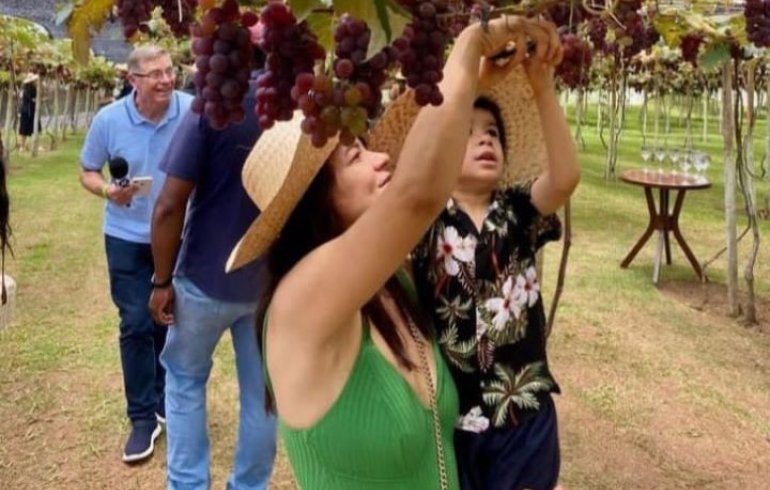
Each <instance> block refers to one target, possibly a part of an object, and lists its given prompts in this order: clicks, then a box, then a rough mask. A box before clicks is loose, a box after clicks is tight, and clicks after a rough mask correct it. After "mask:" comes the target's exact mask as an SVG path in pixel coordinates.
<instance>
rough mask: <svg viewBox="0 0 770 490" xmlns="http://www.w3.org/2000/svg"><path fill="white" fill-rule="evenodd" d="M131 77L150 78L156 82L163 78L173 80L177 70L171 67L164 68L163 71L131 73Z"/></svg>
mask: <svg viewBox="0 0 770 490" xmlns="http://www.w3.org/2000/svg"><path fill="white" fill-rule="evenodd" d="M131 74H132V75H134V76H135V77H139V78H150V79H152V80H154V81H156V82H159V81H161V80H163V77H164V76H166V77H168V78H174V77H176V74H177V69H176V68H174V67H173V66H170V67H168V68H166V69H165V70H152V71H151V72H149V73H136V72H132V73H131Z"/></svg>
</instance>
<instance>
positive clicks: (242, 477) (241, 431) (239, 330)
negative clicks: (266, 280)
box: [150, 80, 276, 490]
mask: <svg viewBox="0 0 770 490" xmlns="http://www.w3.org/2000/svg"><path fill="white" fill-rule="evenodd" d="M254 88H255V87H254V81H253V80H252V87H251V91H250V94H249V96H248V97H247V98H246V100H245V101H244V109H245V110H246V114H247V116H246V120H245V121H244V122H242V123H241V124H237V125H231V126H228V127H227V128H226V129H225V130H223V131H215V130H212V129H211V127H210V126H209V124H208V123H207V120H206V118H205V116H199V115H196V114H193V113H192V112H191V113H189V114H188V115H187V116H186V117H185V119H184V120H183V121H182V123H181V125H180V127H179V130H178V131H177V134H176V135H175V137H174V142H173V143H172V144H171V146H170V147H169V149H168V152H167V153H166V155H165V157H164V158H163V161H162V162H161V170H163V171H164V172H166V174H167V177H166V182H165V185H164V187H163V190H162V191H161V193H160V196H159V197H158V201H157V204H156V206H155V211H154V213H153V220H152V251H153V257H154V260H155V268H156V276H157V281H158V282H161V283H164V286H163V287H156V288H155V290H154V291H153V294H152V297H151V300H150V308H151V310H152V311H153V315H154V316H155V318H156V320H157V321H158V322H160V323H163V324H166V325H169V333H168V340H167V341H166V348H165V349H164V350H163V353H162V354H161V362H162V363H163V366H164V367H165V368H166V407H167V411H166V417H167V426H166V429H167V436H166V438H167V445H168V449H167V459H168V478H167V480H168V488H169V489H170V490H175V489H182V488H183V489H185V490H198V489H200V490H205V489H208V488H209V487H210V485H211V481H210V476H209V475H210V471H209V454H210V449H209V440H208V433H207V428H206V382H207V381H208V378H209V374H210V372H211V367H212V364H213V361H212V356H213V353H214V349H215V347H216V345H217V343H218V342H219V339H220V338H221V336H222V334H223V333H224V331H225V330H227V329H229V330H230V335H231V337H232V341H233V347H234V350H235V359H236V368H237V372H238V384H239V388H240V402H241V407H240V423H239V428H238V442H237V447H236V451H235V463H234V468H233V472H232V473H231V475H230V478H229V480H228V485H227V488H228V490H264V489H266V488H267V485H268V481H269V479H270V473H271V470H272V465H273V460H274V457H275V445H276V441H275V418H274V417H273V416H270V415H268V414H267V413H266V411H265V408H264V381H263V379H262V371H261V358H260V353H259V350H258V348H257V339H256V333H255V332H256V331H255V325H254V322H255V314H256V309H257V298H258V297H259V295H260V289H261V286H262V283H261V281H262V279H261V276H262V274H261V271H262V264H260V263H259V262H256V263H254V264H252V265H251V266H249V267H244V268H243V269H240V270H238V271H237V272H234V273H232V274H226V273H225V263H226V261H227V257H228V255H229V254H230V251H231V250H232V249H233V247H234V246H235V244H236V243H237V241H238V239H239V238H240V237H241V236H242V235H243V234H244V233H245V232H246V229H247V228H248V226H249V224H251V223H252V222H253V221H254V219H256V217H257V214H258V210H257V209H256V207H255V206H254V204H253V202H252V201H251V199H249V197H248V195H247V194H246V191H245V190H244V189H243V184H242V182H241V170H242V169H243V164H244V162H245V161H246V157H247V156H248V155H249V152H250V151H251V148H252V147H253V146H254V144H255V142H256V141H257V138H258V137H259V127H258V125H257V121H256V118H255V116H254V105H255V100H254ZM188 199H189V205H188ZM185 218H186V219H185ZM183 225H184V232H183V230H182V228H183ZM182 235H184V238H183V240H181V248H180V237H182ZM177 249H179V257H178V260H177V261H176V269H175V270H173V283H171V282H170V281H171V277H172V269H173V268H174V257H175V255H176V253H177ZM167 282H168V284H165V283H167Z"/></svg>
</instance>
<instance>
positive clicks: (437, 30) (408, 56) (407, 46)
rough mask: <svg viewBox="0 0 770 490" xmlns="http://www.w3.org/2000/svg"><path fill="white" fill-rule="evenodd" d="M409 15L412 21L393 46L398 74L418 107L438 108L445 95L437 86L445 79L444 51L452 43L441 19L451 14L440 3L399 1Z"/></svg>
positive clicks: (444, 22)
mask: <svg viewBox="0 0 770 490" xmlns="http://www.w3.org/2000/svg"><path fill="white" fill-rule="evenodd" d="M399 3H400V5H401V6H402V7H404V9H405V10H407V11H408V12H410V13H411V14H412V22H411V24H409V25H408V26H407V27H406V29H405V30H404V34H403V36H402V37H401V38H400V39H397V40H396V41H394V43H393V45H394V46H395V47H396V49H398V51H399V56H398V57H399V62H400V63H401V73H402V74H403V76H404V77H405V78H406V84H407V85H408V86H409V87H411V88H413V89H414V92H415V101H416V102H417V103H418V104H419V105H422V106H424V105H428V104H431V105H441V103H442V102H443V101H444V96H443V95H442V94H441V91H440V90H439V88H438V83H439V82H440V81H441V80H442V79H443V77H444V73H443V72H444V52H445V50H446V47H447V45H448V43H449V41H450V40H451V37H452V31H451V25H450V23H449V22H446V21H443V20H442V17H445V16H447V14H449V13H451V12H450V10H449V6H448V3H447V2H445V1H443V0H399Z"/></svg>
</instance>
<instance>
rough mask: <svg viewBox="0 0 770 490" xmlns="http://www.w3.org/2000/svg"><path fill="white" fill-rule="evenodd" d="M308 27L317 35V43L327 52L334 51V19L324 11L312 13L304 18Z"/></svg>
mask: <svg viewBox="0 0 770 490" xmlns="http://www.w3.org/2000/svg"><path fill="white" fill-rule="evenodd" d="M305 21H307V25H308V27H310V30H311V31H313V33H314V34H315V35H316V36H318V44H320V45H321V46H323V48H324V49H325V50H326V52H327V53H330V52H333V51H334V19H333V18H332V16H331V15H329V14H325V13H312V14H310V15H308V16H307V18H306V19H305Z"/></svg>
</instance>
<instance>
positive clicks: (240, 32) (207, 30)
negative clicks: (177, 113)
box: [192, 0, 257, 129]
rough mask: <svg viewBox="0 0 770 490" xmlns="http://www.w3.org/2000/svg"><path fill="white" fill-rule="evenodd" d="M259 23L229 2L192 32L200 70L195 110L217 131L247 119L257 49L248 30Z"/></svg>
mask: <svg viewBox="0 0 770 490" xmlns="http://www.w3.org/2000/svg"><path fill="white" fill-rule="evenodd" d="M256 21H257V17H256V15H254V14H253V13H251V12H247V13H245V14H244V15H241V12H240V9H239V7H238V2H237V1H236V0H225V1H224V2H223V3H222V6H221V7H216V8H212V9H210V10H208V11H206V13H205V14H203V17H202V18H201V20H200V23H199V24H198V25H196V26H194V27H193V29H192V33H193V36H194V38H193V42H192V50H193V53H194V54H195V56H196V59H195V66H196V67H197V69H198V71H197V72H196V73H195V78H194V81H195V86H196V89H197V94H196V97H195V99H194V100H193V103H192V110H193V111H194V112H195V113H197V114H205V115H206V117H207V118H208V121H209V124H210V125H211V127H212V128H214V129H224V128H225V127H226V126H227V125H228V124H231V123H239V122H241V121H243V119H244V117H245V116H246V113H245V111H244V109H243V107H242V104H243V98H244V97H245V95H246V93H247V92H248V90H249V78H250V75H251V58H252V49H253V46H252V44H251V35H250V32H249V29H248V27H250V26H251V25H253V24H255V23H256Z"/></svg>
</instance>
